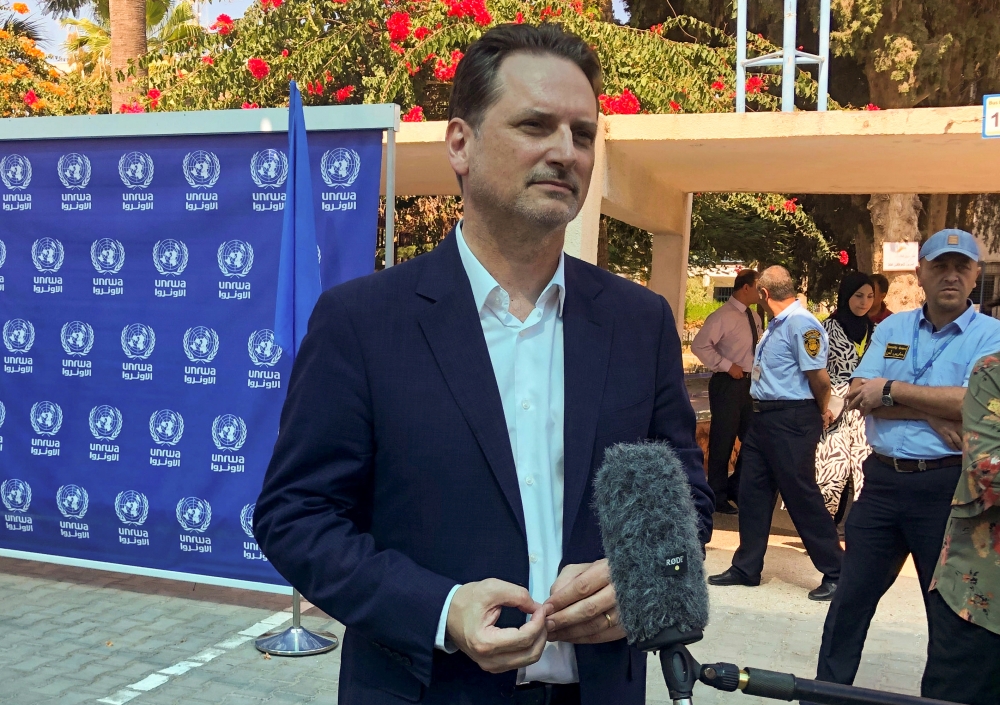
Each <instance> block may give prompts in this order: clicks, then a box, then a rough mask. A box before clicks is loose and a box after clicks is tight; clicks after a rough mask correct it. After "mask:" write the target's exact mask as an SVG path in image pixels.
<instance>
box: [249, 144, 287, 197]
mask: <svg viewBox="0 0 1000 705" xmlns="http://www.w3.org/2000/svg"><path fill="white" fill-rule="evenodd" d="M250 178H251V179H253V182H254V183H255V184H257V186H259V187H260V188H278V187H280V186H282V185H283V184H284V183H285V179H286V178H288V157H286V156H285V153H284V152H282V151H281V150H278V149H262V150H260V151H259V152H255V153H254V155H253V157H251V158H250Z"/></svg>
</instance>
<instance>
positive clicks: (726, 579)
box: [708, 568, 760, 587]
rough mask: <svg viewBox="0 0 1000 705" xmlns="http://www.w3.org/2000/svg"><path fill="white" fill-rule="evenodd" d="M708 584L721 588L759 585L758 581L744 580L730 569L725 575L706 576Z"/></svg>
mask: <svg viewBox="0 0 1000 705" xmlns="http://www.w3.org/2000/svg"><path fill="white" fill-rule="evenodd" d="M708 584H709V585H721V586H729V585H745V586H747V587H757V586H758V585H760V581H759V580H758V581H757V582H754V581H752V580H750V579H748V578H744V577H743V576H742V575H740V574H739V573H737V572H736V571H735V570H733V569H732V568H730V569H729V570H727V571H726V572H725V573H719V574H718V575H710V576H708Z"/></svg>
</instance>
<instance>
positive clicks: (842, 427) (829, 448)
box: [816, 318, 871, 515]
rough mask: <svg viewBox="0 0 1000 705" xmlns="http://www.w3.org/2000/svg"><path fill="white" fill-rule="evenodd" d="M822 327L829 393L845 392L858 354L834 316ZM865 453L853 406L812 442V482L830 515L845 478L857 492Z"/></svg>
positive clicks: (861, 426) (861, 422)
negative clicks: (827, 340)
mask: <svg viewBox="0 0 1000 705" xmlns="http://www.w3.org/2000/svg"><path fill="white" fill-rule="evenodd" d="M823 327H824V328H826V332H827V335H828V336H829V338H830V355H829V357H828V358H827V363H826V371H827V372H828V373H829V374H830V382H831V384H832V385H833V393H834V394H838V395H840V396H847V392H848V389H849V388H850V386H851V375H852V374H853V373H854V369H855V368H856V367H857V366H858V363H860V362H861V358H860V357H858V351H857V349H856V348H855V346H854V343H853V342H851V340H850V339H849V338H848V337H847V334H846V333H845V332H844V329H843V328H842V327H841V325H840V323H839V322H838V321H837V320H836V319H834V318H827V319H826V320H825V321H823ZM869 453H871V447H870V446H869V445H868V438H867V436H866V435H865V420H864V417H863V416H861V414H860V412H858V411H856V410H853V409H852V410H851V411H845V412H844V413H843V415H842V416H841V417H840V419H839V420H838V421H837V422H836V423H835V424H834V425H832V426H830V427H829V428H828V429H826V430H825V431H823V435H822V437H820V440H819V445H818V446H816V484H818V485H819V489H820V491H821V492H822V493H823V501H824V502H826V508H827V509H828V510H829V512H830V514H831V515H836V513H837V508H838V506H839V505H840V499H841V495H843V493H844V488H845V487H847V482H848V480H849V479H851V478H853V479H854V497H855V498H857V496H858V493H860V492H861V485H862V482H863V476H862V474H861V463H863V462H864V460H865V458H867V457H868V455H869Z"/></svg>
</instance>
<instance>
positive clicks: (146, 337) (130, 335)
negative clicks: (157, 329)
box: [122, 323, 156, 360]
mask: <svg viewBox="0 0 1000 705" xmlns="http://www.w3.org/2000/svg"><path fill="white" fill-rule="evenodd" d="M155 347H156V334H155V333H154V332H153V329H152V328H150V327H149V326H147V325H146V324H144V323H132V324H130V325H127V326H125V327H124V328H122V350H123V351H124V352H125V355H126V356H127V357H129V358H131V359H132V360H145V359H146V358H148V357H149V356H150V355H152V354H153V349H154V348H155Z"/></svg>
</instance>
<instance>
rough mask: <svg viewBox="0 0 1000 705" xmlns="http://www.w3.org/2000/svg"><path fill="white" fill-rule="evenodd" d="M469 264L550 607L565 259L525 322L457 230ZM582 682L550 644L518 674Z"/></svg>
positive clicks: (540, 585)
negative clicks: (531, 663)
mask: <svg viewBox="0 0 1000 705" xmlns="http://www.w3.org/2000/svg"><path fill="white" fill-rule="evenodd" d="M455 234H456V239H457V240H458V251H459V254H460V255H461V257H462V265H463V266H464V267H465V272H466V274H467V275H468V276H469V281H470V283H471V284H472V294H473V297H474V298H475V300H476V309H477V310H478V311H479V320H480V322H481V323H482V326H483V335H484V336H485V338H486V347H487V348H488V349H489V352H490V361H491V362H492V363H493V373H494V375H495V376H496V380H497V386H498V387H499V389H500V399H501V401H502V402H503V415H504V419H505V420H506V422H507V433H508V435H509V437H510V447H511V451H512V452H513V455H514V465H515V467H516V469H517V477H518V488H519V489H520V491H521V506H522V508H523V510H524V527H525V530H526V532H527V536H528V555H527V556H526V560H527V561H528V592H530V593H531V597H532V599H534V600H535V602H538V603H542V602H545V600H546V599H548V597H549V590H550V588H551V587H552V584H553V583H554V582H555V581H556V578H557V577H558V575H559V563H560V561H561V560H562V523H563V522H562V520H563V463H564V459H565V456H564V452H563V385H564V374H563V365H564V355H563V324H562V309H563V302H564V301H565V299H566V284H565V281H566V280H565V273H564V257H563V255H560V256H559V266H558V267H557V269H556V273H555V275H553V277H552V280H551V281H550V282H549V283H548V285H547V286H546V287H545V289H544V290H543V291H542V294H541V296H539V297H538V301H536V302H535V309H534V310H533V311H532V312H531V313H530V314H528V317H527V318H526V319H525V320H524V322H523V323H522V322H521V321H519V320H518V319H517V317H516V316H514V315H513V314H512V313H511V312H510V296H509V295H508V294H507V292H506V291H504V290H503V288H502V287H501V286H500V285H499V284H498V283H497V281H496V279H494V278H493V276H492V275H491V274H490V273H489V272H488V271H487V270H486V268H485V267H484V266H483V265H482V264H481V263H480V262H479V260H478V259H476V256H475V255H474V254H473V253H472V250H470V249H469V246H468V244H466V242H465V238H464V237H463V236H462V224H461V223H459V224H458V227H456V229H455ZM457 589H458V586H456V587H454V588H452V591H451V593H450V594H449V595H448V599H447V600H446V601H445V603H444V608H443V609H442V611H441V618H440V620H439V622H438V631H437V639H436V641H435V646H437V648H439V649H443V650H445V651H449V652H451V651H454V647H453V646H452V645H451V644H450V643H449V644H446V643H445V633H446V627H447V620H448V609H449V608H450V607H451V600H452V598H453V597H454V595H455V591H456V590H457ZM579 680H580V678H579V674H578V672H577V667H576V654H575V652H574V651H573V645H572V644H569V643H566V642H554V643H549V644H546V646H545V650H544V651H543V652H542V657H541V659H539V661H538V662H537V663H535V664H533V665H531V666H528V667H527V668H522V669H519V670H518V673H517V682H518V683H527V682H530V681H542V682H545V683H576V682H578V681H579Z"/></svg>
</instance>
